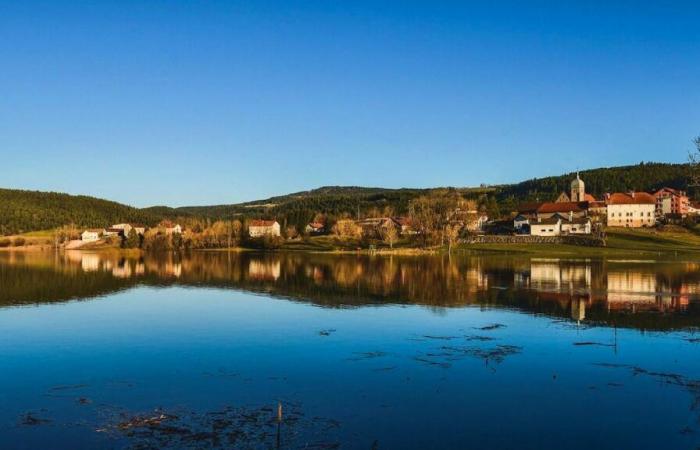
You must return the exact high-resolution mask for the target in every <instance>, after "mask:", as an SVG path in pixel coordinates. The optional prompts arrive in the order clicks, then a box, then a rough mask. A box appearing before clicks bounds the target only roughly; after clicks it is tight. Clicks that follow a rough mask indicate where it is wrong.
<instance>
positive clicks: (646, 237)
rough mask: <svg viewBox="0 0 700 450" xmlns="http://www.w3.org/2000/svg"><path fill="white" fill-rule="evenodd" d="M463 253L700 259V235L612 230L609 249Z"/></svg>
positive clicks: (503, 248)
mask: <svg viewBox="0 0 700 450" xmlns="http://www.w3.org/2000/svg"><path fill="white" fill-rule="evenodd" d="M459 249H460V250H465V251H475V252H479V253H483V252H499V253H503V252H511V253H528V254H546V255H553V256H581V257H595V256H613V257H630V256H634V257H659V256H672V257H675V256H683V257H691V258H698V259H700V235H698V234H695V233H692V232H689V231H687V230H684V229H680V228H679V229H673V230H669V231H657V230H653V229H652V230H649V229H624V228H609V229H608V230H607V246H606V247H581V246H576V245H557V244H540V245H533V244H470V245H460V246H459Z"/></svg>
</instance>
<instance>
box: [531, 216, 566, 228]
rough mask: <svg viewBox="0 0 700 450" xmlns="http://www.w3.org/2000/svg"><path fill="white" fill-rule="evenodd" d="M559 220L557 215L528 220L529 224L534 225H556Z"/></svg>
mask: <svg viewBox="0 0 700 450" xmlns="http://www.w3.org/2000/svg"><path fill="white" fill-rule="evenodd" d="M560 221H561V219H560V218H559V217H556V216H553V217H550V218H548V219H540V220H533V221H532V222H530V226H531V227H534V226H535V225H556V224H558V223H559V222H560Z"/></svg>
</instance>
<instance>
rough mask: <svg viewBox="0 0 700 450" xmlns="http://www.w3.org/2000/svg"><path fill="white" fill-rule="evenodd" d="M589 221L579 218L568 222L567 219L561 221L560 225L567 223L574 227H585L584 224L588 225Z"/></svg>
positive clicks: (586, 218) (585, 218)
mask: <svg viewBox="0 0 700 450" xmlns="http://www.w3.org/2000/svg"><path fill="white" fill-rule="evenodd" d="M590 221H591V219H589V218H588V217H579V218H574V219H573V220H568V219H567V220H563V221H562V225H564V224H567V223H568V224H574V225H585V224H587V223H589V222H590Z"/></svg>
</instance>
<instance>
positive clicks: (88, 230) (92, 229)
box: [83, 228, 104, 233]
mask: <svg viewBox="0 0 700 450" xmlns="http://www.w3.org/2000/svg"><path fill="white" fill-rule="evenodd" d="M103 231H104V230H103V229H102V228H88V229H87V230H85V231H83V233H102V232H103Z"/></svg>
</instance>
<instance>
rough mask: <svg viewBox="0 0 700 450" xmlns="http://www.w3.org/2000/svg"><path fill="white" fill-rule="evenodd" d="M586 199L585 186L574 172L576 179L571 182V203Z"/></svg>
mask: <svg viewBox="0 0 700 450" xmlns="http://www.w3.org/2000/svg"><path fill="white" fill-rule="evenodd" d="M585 197H586V184H585V183H584V182H583V180H582V179H581V177H580V176H579V173H578V171H576V179H575V180H573V181H572V182H571V201H572V202H582V201H584V199H585Z"/></svg>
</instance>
